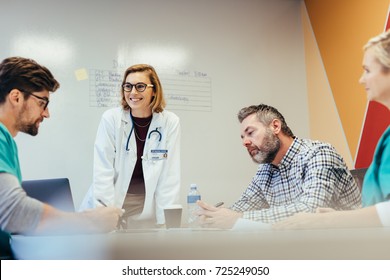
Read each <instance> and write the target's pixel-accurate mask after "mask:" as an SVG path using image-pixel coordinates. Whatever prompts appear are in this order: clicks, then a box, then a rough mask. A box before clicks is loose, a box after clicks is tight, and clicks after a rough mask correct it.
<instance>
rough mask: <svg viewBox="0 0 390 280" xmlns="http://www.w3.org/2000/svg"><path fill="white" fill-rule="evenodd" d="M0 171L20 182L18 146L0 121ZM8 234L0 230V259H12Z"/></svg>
mask: <svg viewBox="0 0 390 280" xmlns="http://www.w3.org/2000/svg"><path fill="white" fill-rule="evenodd" d="M0 173H10V174H12V175H15V177H17V178H18V180H19V182H20V183H22V174H21V171H20V165H19V157H18V148H17V146H16V143H15V140H14V139H13V137H12V135H11V134H10V133H9V131H8V129H7V128H6V127H5V126H4V125H3V124H2V123H0ZM10 238H11V236H10V234H9V233H8V232H5V231H2V230H0V259H12V258H13V256H12V251H11V247H10Z"/></svg>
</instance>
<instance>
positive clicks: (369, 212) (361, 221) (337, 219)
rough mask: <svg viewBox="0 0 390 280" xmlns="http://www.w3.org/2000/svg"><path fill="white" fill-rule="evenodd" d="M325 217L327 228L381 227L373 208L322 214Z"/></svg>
mask: <svg viewBox="0 0 390 280" xmlns="http://www.w3.org/2000/svg"><path fill="white" fill-rule="evenodd" d="M319 215H324V218H325V217H326V221H324V222H325V224H327V225H329V227H347V228H353V227H380V226H382V224H381V221H380V219H379V216H378V214H377V211H376V209H375V206H370V207H367V208H362V209H357V210H350V211H335V212H329V213H323V214H319Z"/></svg>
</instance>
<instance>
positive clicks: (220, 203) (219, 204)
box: [214, 201, 223, 207]
mask: <svg viewBox="0 0 390 280" xmlns="http://www.w3.org/2000/svg"><path fill="white" fill-rule="evenodd" d="M222 205H223V202H222V201H221V202H218V203H217V204H215V205H214V207H219V206H222Z"/></svg>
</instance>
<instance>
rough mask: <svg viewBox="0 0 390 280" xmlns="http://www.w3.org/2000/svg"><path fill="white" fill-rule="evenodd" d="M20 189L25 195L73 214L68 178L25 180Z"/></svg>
mask: <svg viewBox="0 0 390 280" xmlns="http://www.w3.org/2000/svg"><path fill="white" fill-rule="evenodd" d="M22 188H23V189H24V190H25V191H26V193H27V195H28V196H30V197H33V198H35V199H37V200H39V201H42V202H45V203H47V204H49V205H51V206H54V207H56V208H58V209H60V210H63V211H67V212H74V211H75V209H74V204H73V198H72V191H71V188H70V184H69V180H68V178H55V179H40V180H26V181H23V182H22Z"/></svg>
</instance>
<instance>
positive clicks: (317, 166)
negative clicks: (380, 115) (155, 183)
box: [198, 104, 361, 228]
mask: <svg viewBox="0 0 390 280" xmlns="http://www.w3.org/2000/svg"><path fill="white" fill-rule="evenodd" d="M238 119H239V121H240V123H241V125H240V129H241V139H242V142H243V145H244V146H245V147H246V148H247V150H248V153H249V155H250V156H251V158H252V160H253V161H254V162H256V163H258V164H259V167H258V170H257V172H256V175H255V176H254V177H253V179H252V182H251V183H250V185H249V186H248V188H247V189H246V190H245V191H244V193H243V194H242V196H241V198H240V199H239V200H238V201H237V202H235V203H234V204H233V205H232V206H231V207H230V209H228V208H216V207H213V206H211V205H208V204H207V203H205V202H203V201H198V205H199V206H200V207H201V209H200V210H199V211H198V214H199V216H201V217H202V218H201V219H200V222H201V224H202V226H204V227H218V228H232V227H233V226H235V227H237V228H238V227H241V226H243V225H244V224H247V223H248V220H251V221H260V222H262V223H267V224H272V223H274V222H277V221H280V220H283V219H285V218H287V217H289V216H291V215H293V214H295V213H297V212H314V211H315V210H316V209H317V208H318V207H331V208H334V209H337V210H350V209H356V208H360V207H361V196H360V190H359V189H358V186H357V184H356V182H355V180H354V178H353V177H352V175H351V173H350V172H349V170H348V168H347V166H346V164H345V162H344V160H343V159H342V157H341V156H340V155H339V154H338V153H337V152H336V150H335V149H334V148H333V147H332V146H331V145H329V144H327V143H322V142H319V141H313V140H309V139H299V138H297V137H295V136H294V134H293V133H292V131H291V129H290V128H289V127H288V126H287V123H286V121H285V119H284V117H283V116H282V114H280V113H279V111H278V110H277V109H275V108H273V107H271V106H268V105H264V104H260V105H258V106H249V107H246V108H243V109H241V110H240V111H239V113H238ZM240 218H243V219H240ZM237 221H238V222H237Z"/></svg>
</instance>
